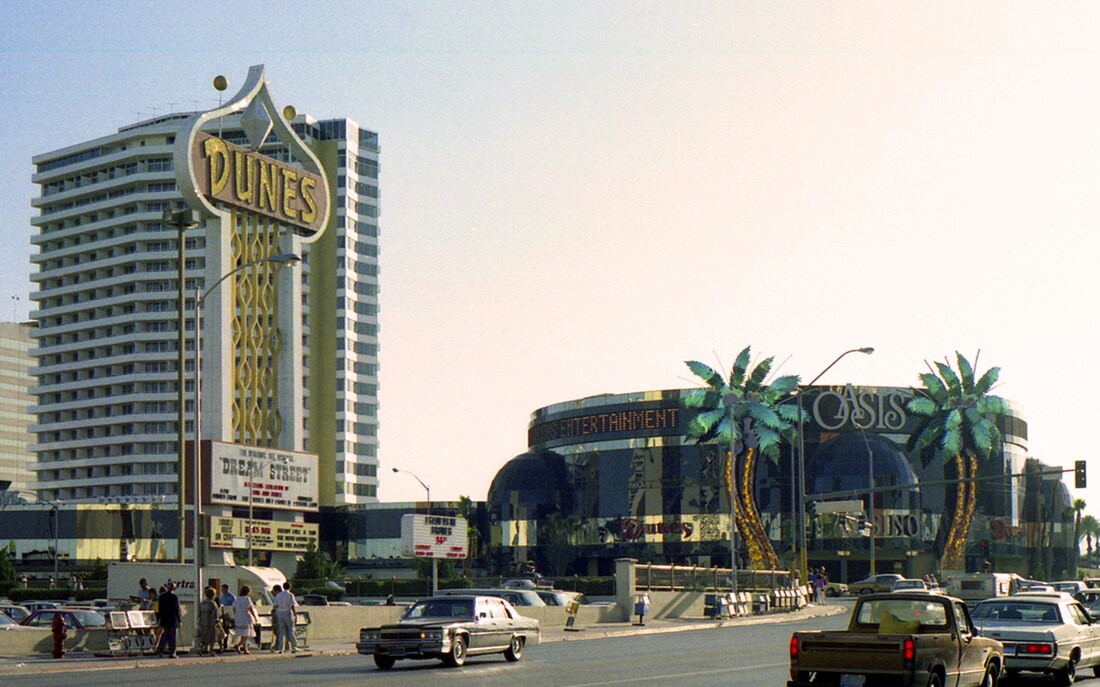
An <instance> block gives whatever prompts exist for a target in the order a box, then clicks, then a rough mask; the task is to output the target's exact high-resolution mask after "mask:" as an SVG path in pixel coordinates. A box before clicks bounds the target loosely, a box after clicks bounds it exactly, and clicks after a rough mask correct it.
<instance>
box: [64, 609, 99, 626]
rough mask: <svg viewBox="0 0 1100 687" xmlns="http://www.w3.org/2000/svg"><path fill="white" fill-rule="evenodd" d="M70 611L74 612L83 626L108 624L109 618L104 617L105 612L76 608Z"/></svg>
mask: <svg viewBox="0 0 1100 687" xmlns="http://www.w3.org/2000/svg"><path fill="white" fill-rule="evenodd" d="M69 612H70V613H72V614H73V616H74V617H75V618H76V621H77V622H78V623H80V626H81V627H103V626H104V625H106V624H107V619H106V618H104V617H103V614H101V613H97V612H95V611H76V610H74V611H69Z"/></svg>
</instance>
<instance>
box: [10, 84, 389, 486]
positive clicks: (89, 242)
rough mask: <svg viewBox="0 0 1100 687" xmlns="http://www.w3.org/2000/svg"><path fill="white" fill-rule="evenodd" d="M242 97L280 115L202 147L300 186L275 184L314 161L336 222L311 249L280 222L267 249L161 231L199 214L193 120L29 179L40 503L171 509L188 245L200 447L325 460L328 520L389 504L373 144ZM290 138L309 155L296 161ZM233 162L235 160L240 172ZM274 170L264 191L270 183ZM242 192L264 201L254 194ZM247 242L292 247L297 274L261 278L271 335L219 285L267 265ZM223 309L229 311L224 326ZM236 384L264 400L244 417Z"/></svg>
mask: <svg viewBox="0 0 1100 687" xmlns="http://www.w3.org/2000/svg"><path fill="white" fill-rule="evenodd" d="M257 84H258V85H257ZM246 88H252V89H253V93H254V94H255V93H256V92H259V94H260V95H264V96H266V98H267V100H266V102H267V105H266V106H255V105H254V106H250V107H248V108H247V109H245V108H244V105H243V104H242V105H241V106H240V107H239V108H238V109H237V110H236V111H219V116H218V117H216V118H212V119H210V120H209V121H205V120H201V119H200V120H198V121H201V122H202V124H201V126H202V132H203V134H204V135H205V134H210V135H212V136H216V137H217V139H220V141H223V142H225V144H227V145H228V148H227V149H231V150H238V153H236V154H240V155H242V156H243V157H241V158H239V159H241V160H247V159H248V155H249V154H250V153H249V152H248V151H255V152H256V153H258V154H262V155H263V156H266V157H265V158H263V159H265V160H268V159H271V158H273V159H274V160H276V161H279V162H281V163H282V164H283V166H284V169H285V170H289V171H282V172H280V174H282V176H281V178H282V179H284V180H286V179H293V178H295V177H297V176H298V173H297V172H295V171H294V170H300V171H301V175H302V176H303V178H304V176H305V174H306V172H305V171H304V170H301V159H300V158H302V157H303V155H302V147H303V146H304V148H305V149H308V151H309V153H307V154H306V156H307V157H308V156H310V154H311V157H312V158H313V160H314V166H316V164H317V163H319V164H320V166H321V168H323V174H321V175H320V178H327V186H328V191H329V192H328V200H327V206H328V222H327V224H326V226H324V227H321V228H319V230H318V231H316V233H315V235H314V236H312V238H311V240H309V241H303V240H301V238H300V237H299V236H295V230H294V228H293V227H287V226H285V225H283V224H280V223H279V222H276V221H272V222H271V223H270V224H269V225H268V224H263V225H262V226H261V225H259V224H257V225H256V226H260V229H258V230H257V229H256V226H253V224H255V223H253V224H250V222H252V220H248V219H244V218H237V217H238V216H237V214H235V213H236V211H234V214H233V217H234V218H235V219H234V220H232V221H233V222H235V223H236V224H234V225H232V226H234V227H236V229H235V230H231V231H229V232H226V231H225V227H226V226H231V225H229V224H228V221H226V222H223V223H222V224H220V225H219V224H218V223H217V222H216V221H215V220H213V219H207V220H204V223H202V224H200V225H199V226H189V227H187V228H185V230H183V231H181V229H180V228H179V225H178V224H177V225H175V226H173V225H172V224H169V223H168V222H166V216H165V211H166V210H168V211H174V210H183V209H185V208H187V207H188V206H189V204H190V205H191V206H194V202H193V200H192V202H190V203H189V201H188V199H187V198H186V194H185V193H184V190H185V189H181V188H179V181H178V179H179V177H178V175H179V174H180V172H181V169H183V167H181V166H185V165H189V164H191V162H189V161H188V160H186V159H182V158H185V157H186V155H183V156H182V157H181V148H180V146H179V145H178V144H177V138H178V137H180V136H186V135H187V132H186V129H185V127H186V126H187V125H188V122H194V121H196V115H197V114H198V113H191V112H187V113H176V114H169V115H165V116H160V117H155V118H153V119H149V120H146V121H142V122H137V123H134V124H130V125H127V126H124V127H122V128H120V129H119V130H118V131H117V132H115V133H112V134H109V135H106V136H103V137H101V138H96V139H93V140H90V141H85V142H82V143H77V144H75V145H71V146H68V147H65V148H61V149H58V150H54V151H51V152H48V153H42V154H40V155H36V156H35V157H34V159H33V163H34V168H35V169H34V176H33V181H34V183H36V184H37V185H38V186H39V188H40V194H39V195H38V197H37V198H35V199H34V200H33V206H34V207H35V208H37V209H38V215H37V216H36V217H35V218H34V219H33V220H32V225H33V227H34V229H35V233H34V235H33V237H32V243H33V245H34V246H35V247H36V248H37V253H36V254H35V255H34V256H33V257H32V262H33V263H34V267H35V270H34V272H33V274H32V282H33V283H34V285H35V289H36V290H35V291H34V292H33V293H32V294H31V299H32V301H33V302H34V306H33V307H32V312H31V318H32V320H33V321H34V322H35V323H36V324H37V328H36V329H34V330H33V333H32V336H33V337H34V339H35V340H36V343H35V345H34V346H33V347H32V350H31V355H32V357H33V358H34V359H35V361H36V364H35V367H34V368H33V369H32V371H31V373H32V376H33V377H34V379H35V384H34V385H33V386H32V388H31V394H32V395H33V398H34V399H35V401H34V405H33V407H32V409H31V412H32V413H33V414H34V415H35V416H36V418H37V421H36V423H35V424H34V425H33V427H32V433H33V434H34V435H35V436H36V443H35V444H33V446H32V447H31V450H32V451H33V452H34V453H35V454H36V457H37V460H36V462H35V464H34V465H33V470H34V472H35V473H36V479H35V481H34V482H33V483H32V485H31V488H33V489H35V490H37V491H38V492H39V493H40V494H41V495H42V496H44V497H46V498H49V499H60V500H63V501H96V500H104V499H112V500H114V499H118V500H134V501H142V500H150V501H165V500H167V501H174V500H176V499H177V491H178V479H177V465H178V456H179V455H181V451H180V447H179V444H178V438H179V436H180V427H179V417H180V413H179V399H180V397H181V395H180V393H179V382H178V380H179V379H180V375H179V370H178V360H179V354H178V340H179V337H178V323H179V317H180V313H179V308H178V306H179V289H178V286H179V280H178V275H179V273H180V271H179V269H178V267H179V261H178V255H179V252H180V251H179V249H178V240H179V239H180V237H181V236H182V237H183V240H184V251H183V252H184V258H183V260H184V272H185V275H186V276H185V305H184V322H185V325H184V331H185V336H184V341H185V345H184V349H185V355H184V358H185V364H184V374H183V378H184V380H185V381H184V394H183V397H184V398H185V401H184V413H183V417H184V418H185V428H184V429H185V435H186V437H187V438H188V440H190V438H191V437H193V431H194V424H193V423H194V420H193V418H194V417H195V415H194V403H195V402H194V400H193V399H194V398H195V388H194V384H195V369H194V367H195V366H194V362H193V360H194V349H195V343H196V337H195V319H196V317H195V313H196V312H197V309H196V303H195V301H196V298H197V297H201V299H202V301H203V310H202V315H201V318H202V322H203V326H202V330H201V332H202V334H201V345H202V356H203V357H202V360H203V362H202V369H201V378H202V387H203V391H202V394H203V396H202V402H201V405H202V422H203V427H202V429H203V438H204V439H210V438H213V439H215V440H218V441H226V442H233V443H241V444H250V445H267V446H270V447H272V448H279V449H290V450H297V451H306V452H309V453H314V454H317V455H318V456H319V460H318V464H317V465H318V467H317V473H318V474H317V477H318V483H319V502H320V504H321V505H342V504H357V503H367V502H373V501H376V500H377V497H376V493H377V484H378V477H377V465H378V463H377V447H378V440H377V437H378V419H377V417H378V416H377V409H378V276H379V275H378V237H379V227H378V216H379V187H378V176H379V175H378V163H379V146H378V135H377V134H376V133H374V132H372V131H368V130H366V129H362V128H360V127H359V126H358V125H357V124H356V123H355V122H353V121H351V120H350V119H328V120H322V121H317V120H315V119H313V118H311V117H308V116H306V115H300V114H296V113H295V112H293V111H292V110H290V109H289V108H288V109H287V110H284V111H283V112H282V113H276V112H273V111H272V106H271V99H270V96H269V95H267V92H266V90H265V89H266V81H265V79H264V76H263V70H262V68H255V67H254V68H253V69H252V71H250V72H249V77H248V82H247V83H246ZM257 89H259V90H257ZM258 97H259V96H257V98H258ZM230 102H231V103H232V102H233V101H230ZM256 102H259V100H258V99H257V100H256ZM280 118H282V119H280ZM257 121H259V124H257ZM273 122H274V124H275V125H274V126H273ZM288 125H289V127H290V128H291V129H292V130H293V133H294V134H296V137H295V136H291V135H290V134H289V133H288V131H289V130H290V129H287V128H286V127H287V126H288ZM280 126H281V127H283V128H280ZM280 131H282V132H283V133H282V134H280ZM292 138H296V139H297V140H295V141H290V142H289V144H288V141H287V140H286V139H292ZM233 144H237V145H236V146H234V145H233ZM296 146H297V147H296ZM224 147H225V146H223V148H224ZM241 150H243V151H246V152H245V153H239V151H241ZM296 150H297V151H298V152H297V153H296V152H295V151H296ZM233 154H235V153H233V152H230V153H228V154H227V156H226V157H225V158H224V159H225V160H228V161H229V162H230V163H231V162H232V155H233ZM203 164H205V163H203ZM226 164H229V163H226ZM262 164H267V163H262ZM262 164H261V167H260V173H259V175H258V176H259V177H260V181H259V182H257V183H263V182H265V181H267V179H266V177H265V176H264V169H265V168H264V167H263V166H262ZM188 168H189V167H188ZM212 169H213V168H212ZM246 171H247V170H246ZM227 173H228V172H227ZM238 173H239V174H240V173H241V172H238ZM249 173H251V172H249ZM273 173H274V172H273ZM244 179H245V181H253V182H255V180H253V179H252V178H251V177H249V176H248V175H247V174H245V177H244ZM237 181H238V182H239V181H241V177H238V178H237ZM288 183H289V182H288ZM289 188H290V187H289V186H287V187H286V188H280V189H277V191H278V192H279V193H281V194H282V195H280V196H279V197H280V199H281V200H280V201H279V202H280V203H286V204H287V205H286V207H288V208H289V207H290V204H292V202H294V201H297V200H300V198H296V197H294V193H295V192H294V191H292V190H288V189H289ZM268 190H269V192H272V193H275V190H272V189H268ZM261 192H262V191H261ZM273 198H274V196H273ZM274 203H275V201H274V200H272V206H274ZM307 209H308V208H307ZM303 212H304V211H303ZM241 214H242V217H243V214H244V213H241ZM227 216H228V215H227ZM234 231H235V232H236V233H233V232H234ZM218 232H221V234H226V233H233V236H223V235H221V234H219V233H218ZM257 237H258V238H257ZM250 241H260V242H270V243H271V244H273V245H274V244H278V246H277V247H276V248H273V249H271V251H270V252H280V251H281V252H282V253H287V252H294V253H296V254H297V255H299V256H300V257H301V262H300V263H299V264H297V265H295V266H293V267H292V268H284V267H281V266H279V265H274V264H265V265H260V266H259V268H257V269H261V271H262V272H264V274H266V275H267V276H263V275H261V279H267V280H268V283H270V284H274V283H276V281H278V283H279V286H278V289H277V290H274V289H272V294H273V295H271V299H272V300H273V301H274V300H278V309H279V312H280V314H279V316H278V317H279V319H278V326H271V327H267V328H265V327H266V326H267V325H270V324H272V322H271V320H272V319H273V318H274V314H273V313H274V308H273V307H272V308H271V309H269V310H264V309H263V308H261V309H260V310H259V311H258V312H259V314H258V315H254V316H252V319H242V320H240V322H238V321H237V320H236V319H234V318H235V317H238V316H241V317H243V316H242V315H241V311H242V309H243V306H242V305H241V303H242V302H243V301H242V299H244V298H245V297H247V296H248V295H249V294H248V293H246V292H247V291H248V289H250V288H253V287H254V285H252V286H250V285H249V283H246V282H241V281H233V282H231V283H233V284H235V286H230V285H229V284H226V285H219V284H218V281H219V279H220V278H221V276H222V275H226V273H227V272H228V271H230V270H232V269H234V268H240V267H241V266H242V265H243V264H244V263H245V262H248V261H249V260H253V259H254V258H255V257H256V256H259V255H261V254H266V253H258V252H253V249H252V248H250V247H249V246H248V245H246V244H247V242H250ZM238 244H240V245H238ZM258 245H259V244H257V246H258ZM261 249H262V250H268V248H266V247H261V248H258V249H257V250H261ZM249 271H250V272H251V271H255V269H251V270H249ZM276 273H281V274H278V275H277V274H276ZM226 276H228V275H226ZM288 280H290V281H292V282H294V283H290V284H287V283H286V282H287V281H288ZM215 287H219V288H217V289H216V290H215ZM202 294H205V295H202ZM260 296H262V294H260V295H258V296H257V297H260ZM216 298H217V299H224V300H218V301H217V303H218V304H219V305H218V307H212V304H213V302H215V300H216ZM208 299H209V300H208ZM288 313H289V314H288ZM265 318H266V319H265ZM208 319H212V320H214V321H213V322H208ZM253 326H255V327H259V328H258V329H256V331H257V332H260V333H259V343H258V344H257V345H255V346H252V348H248V347H246V345H245V343H242V340H244V339H248V337H249V336H251V335H252V334H251V332H250V330H251V329H252V328H253ZM265 350H266V351H267V353H266V354H265V353H264V351H265ZM280 350H281V351H283V352H284V353H282V354H280V353H278V352H277V351H280ZM287 351H289V352H290V354H291V355H290V356H287V355H286V353H285V352H287ZM280 355H282V357H279V356H280ZM289 357H293V358H294V360H292V361H290V363H289V364H288V365H287V366H286V367H285V369H280V371H279V372H278V374H277V375H275V374H269V375H268V377H265V376H264V375H265V374H268V373H269V372H270V370H268V367H269V366H270V367H274V365H275V363H276V362H278V361H280V360H281V361H283V362H287V360H288V359H289ZM229 376H233V377H234V379H235V380H236V381H233V380H227V379H226V378H225V377H229ZM240 380H245V381H246V382H249V383H250V384H251V387H249V388H253V390H255V389H259V390H260V393H259V395H258V396H256V398H247V399H246V398H244V395H245V393H244V392H242V391H241V389H242V388H244V387H243V386H241V383H240ZM249 380H251V381H249ZM265 380H266V381H265ZM234 384H236V386H234ZM246 386H247V385H246ZM276 387H277V389H276ZM249 393H252V392H251V391H250V392H249ZM246 402H247V403H249V404H250V406H249V408H247V409H246V408H245V404H246ZM249 415H254V416H256V417H258V418H260V419H259V420H258V421H257V422H258V424H260V425H263V426H264V427H267V430H266V432H267V433H266V434H265V431H262V428H261V430H257V429H256V427H253V426H251V425H250V420H249V417H248V416H249Z"/></svg>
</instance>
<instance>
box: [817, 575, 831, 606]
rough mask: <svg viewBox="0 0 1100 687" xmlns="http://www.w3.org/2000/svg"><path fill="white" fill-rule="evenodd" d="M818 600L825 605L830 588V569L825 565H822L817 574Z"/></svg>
mask: <svg viewBox="0 0 1100 687" xmlns="http://www.w3.org/2000/svg"><path fill="white" fill-rule="evenodd" d="M817 586H818V589H817V592H818V594H817V600H818V603H820V604H822V605H824V604H825V603H826V601H825V597H826V596H827V594H826V591H827V590H828V589H829V571H828V570H826V569H825V566H824V565H823V566H821V570H820V572H819V573H818V575H817Z"/></svg>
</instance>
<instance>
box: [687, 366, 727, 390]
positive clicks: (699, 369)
mask: <svg viewBox="0 0 1100 687" xmlns="http://www.w3.org/2000/svg"><path fill="white" fill-rule="evenodd" d="M684 364H685V365H687V366H688V369H689V370H691V372H692V374H694V375H695V376H696V377H698V378H699V379H702V380H703V381H704V382H706V385H707V386H709V387H710V388H712V389H721V388H722V375H721V374H719V373H718V372H715V370H714V368H712V367H711V366H710V365H707V364H706V363H701V362H699V361H698V360H685V361H684Z"/></svg>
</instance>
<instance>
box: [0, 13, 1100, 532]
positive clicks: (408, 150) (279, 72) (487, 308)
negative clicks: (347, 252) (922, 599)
mask: <svg viewBox="0 0 1100 687" xmlns="http://www.w3.org/2000/svg"><path fill="white" fill-rule="evenodd" d="M1098 26H1100V4H1097V3H1094V2H1069V3H1058V2H1043V3H1038V2H1034V3H1018V2H1003V1H997V2H967V1H965V0H951V1H950V2H919V3H918V2H904V3H903V2H885V1H883V0H873V1H868V2H828V3H826V2H818V3H814V2H808V1H807V2H803V1H798V2H779V1H772V0H769V1H767V2H764V1H761V2H757V3H742V2H719V3H702V2H668V3H640V2H638V3H634V2H630V3H627V2H566V1H562V0H555V1H554V2H468V3H455V2H440V3H430V2H394V3H376V2H362V1H357V2H347V3H325V2H318V3H305V4H303V3H301V2H272V1H270V0H269V1H267V2H262V3H251V2H231V3H227V2H220V1H219V2H188V3H165V2H131V3H126V2H95V3H87V2H79V3H78V2H73V3H57V2H34V3H15V2H13V3H8V4H7V5H6V6H5V20H4V22H3V23H2V24H0V85H2V87H3V106H2V108H0V125H2V126H0V129H2V131H3V135H2V136H0V163H2V164H0V228H2V231H3V237H4V250H3V251H2V253H0V308H3V307H5V306H9V305H10V306H12V310H11V311H10V312H6V313H3V317H2V318H0V319H5V320H6V319H8V318H9V317H11V316H12V314H14V315H15V316H16V317H18V318H23V317H25V316H26V312H27V310H28V309H29V308H28V305H29V303H28V293H29V288H30V286H29V278H28V275H29V273H30V265H29V256H30V252H31V249H30V245H29V237H30V236H31V234H32V232H31V228H30V226H29V223H28V221H29V218H30V217H31V215H32V210H31V208H30V204H29V203H30V198H31V197H33V196H34V195H36V193H37V190H36V187H35V186H33V185H32V184H31V183H30V177H31V173H32V166H31V163H30V158H31V156H32V155H33V154H35V153H39V152H45V151H48V150H52V149H55V148H59V147H62V146H66V145H70V144H73V143H77V142H80V141H83V140H85V139H88V138H91V137H95V136H100V135H105V134H108V133H111V132H114V131H115V130H116V129H117V128H118V127H119V126H122V125H125V124H128V123H131V122H133V121H136V120H139V119H144V118H147V117H150V116H152V115H153V114H154V113H164V112H165V111H167V110H169V109H194V108H196V107H198V108H203V109H205V108H209V107H212V106H213V105H215V104H216V103H217V94H216V92H215V91H214V90H213V89H212V87H211V86H210V80H211V78H212V77H213V76H214V75H216V74H224V75H226V76H227V77H228V78H229V80H230V84H231V86H230V92H235V90H236V88H237V87H239V86H240V84H241V82H242V80H243V78H244V76H245V74H246V72H247V69H248V67H249V65H252V64H259V63H262V64H265V65H266V66H267V72H268V76H269V79H270V81H271V84H272V91H273V94H274V96H275V99H276V101H277V102H278V103H279V104H293V105H295V106H296V107H297V109H298V110H299V112H307V113H309V114H310V115H312V116H314V117H317V118H325V117H335V116H347V117H350V118H352V119H354V120H356V121H357V122H359V124H361V125H362V126H364V127H366V128H369V129H372V130H375V131H377V132H378V133H379V136H380V141H381V146H382V165H381V168H382V174H381V186H382V216H381V227H382V238H381V242H382V248H381V265H382V270H381V275H382V287H381V289H382V291H381V302H382V308H381V319H382V329H381V337H382V343H381V356H382V361H381V364H382V372H381V375H382V377H381V391H380V394H381V416H380V422H381V453H380V459H381V461H382V472H381V473H380V474H381V476H382V486H381V491H380V496H381V498H382V499H383V500H387V501H390V500H412V499H418V498H421V497H422V494H423V490H422V489H421V487H420V486H419V485H418V484H416V482H415V480H413V479H412V478H410V477H408V476H407V475H396V476H395V475H392V474H391V473H390V468H391V467H395V466H396V467H400V468H402V469H407V470H411V471H412V472H414V473H416V474H417V475H419V476H420V477H421V478H422V479H423V480H424V481H426V482H428V483H429V484H430V485H431V487H432V495H433V497H435V498H440V499H442V498H457V497H458V496H459V495H469V496H471V497H473V498H475V499H483V498H484V497H485V495H486V491H487V490H488V486H489V482H490V480H491V479H492V477H493V475H494V474H495V473H496V471H497V469H499V467H500V466H501V465H503V464H504V463H505V462H506V461H507V460H508V459H510V458H511V457H513V456H515V455H516V454H519V453H522V452H523V451H524V450H525V449H526V429H527V422H528V420H529V415H530V413H531V412H532V411H533V410H535V409H536V408H539V407H542V406H544V405H548V404H551V403H557V402H560V401H565V400H570V399H576V398H580V397H583V396H589V395H593V394H598V393H606V392H627V391H639V390H649V389H662V388H676V387H681V386H685V385H688V384H689V381H688V377H689V376H690V375H689V374H688V372H687V370H686V368H685V367H684V365H683V361H684V360H686V359H692V358H697V359H701V360H704V361H707V362H710V363H712V364H715V365H718V364H720V363H721V364H723V365H729V364H730V362H731V361H732V359H733V357H734V356H735V355H736V353H737V352H738V351H739V350H740V349H741V348H742V347H744V346H746V345H750V344H751V345H752V346H753V350H754V351H757V352H760V353H763V354H768V355H774V356H776V358H777V360H780V361H786V362H785V363H784V366H783V369H782V371H783V373H786V374H800V375H802V377H803V379H804V380H805V381H808V380H809V379H810V378H812V377H814V376H815V375H817V373H818V372H820V371H821V370H822V369H823V368H824V367H825V366H826V365H828V364H829V362H831V361H832V360H833V359H834V358H835V357H836V356H837V355H838V354H839V353H840V352H842V351H844V350H846V349H849V348H854V347H858V346H874V347H875V348H876V352H875V354H874V355H872V356H869V357H865V356H849V357H848V358H846V359H845V360H844V361H843V362H842V363H841V364H839V365H837V366H836V367H834V368H833V369H832V370H831V371H830V372H829V374H828V375H827V376H826V377H824V378H823V379H822V380H821V382H822V383H836V384H842V383H845V382H851V383H856V384H874V385H900V386H908V385H911V384H915V383H917V382H918V380H917V373H918V372H920V371H922V370H923V369H924V361H925V360H931V359H943V358H944V357H945V356H948V355H951V356H953V354H954V351H956V350H960V351H962V352H964V353H965V354H967V355H968V356H969V357H971V359H973V357H974V355H975V354H976V353H977V352H978V350H979V349H980V350H981V357H980V361H979V367H980V368H981V369H982V370H984V369H986V368H988V367H989V366H992V365H997V366H1000V367H1001V368H1003V369H1002V375H1001V379H1002V384H1001V385H1000V387H999V388H998V389H997V393H999V394H1000V395H1003V396H1005V397H1007V398H1010V399H1012V400H1013V401H1015V402H1017V403H1019V404H1020V405H1021V406H1022V407H1023V410H1024V413H1025V416H1026V419H1027V421H1028V423H1029V431H1030V446H1029V449H1030V453H1031V455H1033V456H1036V457H1038V458H1040V459H1042V460H1044V461H1046V462H1049V463H1056V464H1064V465H1071V464H1072V462H1073V460H1075V459H1080V458H1091V457H1092V456H1091V451H1092V444H1093V443H1095V442H1096V441H1097V439H1096V437H1094V436H1093V433H1094V427H1095V426H1094V425H1091V424H1090V423H1091V422H1092V421H1093V420H1094V418H1095V415H1096V410H1095V408H1096V401H1095V391H1094V388H1095V386H1096V384H1097V382H1096V381H1095V380H1096V379H1097V376H1098V372H1100V361H1098V359H1097V356H1096V355H1095V354H1096V351H1097V326H1096V324H1095V319H1096V316H1097V311H1098V307H1097V306H1098V298H1100V297H1098V289H1097V269H1098V268H1097V265H1096V258H1097V255H1098V253H1100V251H1098V248H1100V239H1098V238H1097V234H1096V232H1097V228H1098V227H1100V194H1098V193H1097V190H1098V189H1100V145H1098V144H1100V136H1098V133H1100V98H1098V96H1097V90H1098V86H1097V77H1098V75H1100V47H1098V46H1100V42H1098V41H1097V40H1096V37H1095V33H1096V28H1097V27H1098ZM15 297H18V299H19V300H18V301H17V300H15ZM0 312H3V311H0ZM1091 469H1092V475H1091V484H1092V485H1093V488H1092V489H1090V490H1088V491H1087V492H1076V491H1073V492H1071V493H1074V494H1075V495H1077V496H1079V497H1083V498H1085V499H1086V501H1088V502H1089V508H1088V510H1089V511H1090V512H1092V513H1100V461H1094V462H1093V463H1092V464H1091ZM1070 483H1072V480H1070Z"/></svg>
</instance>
